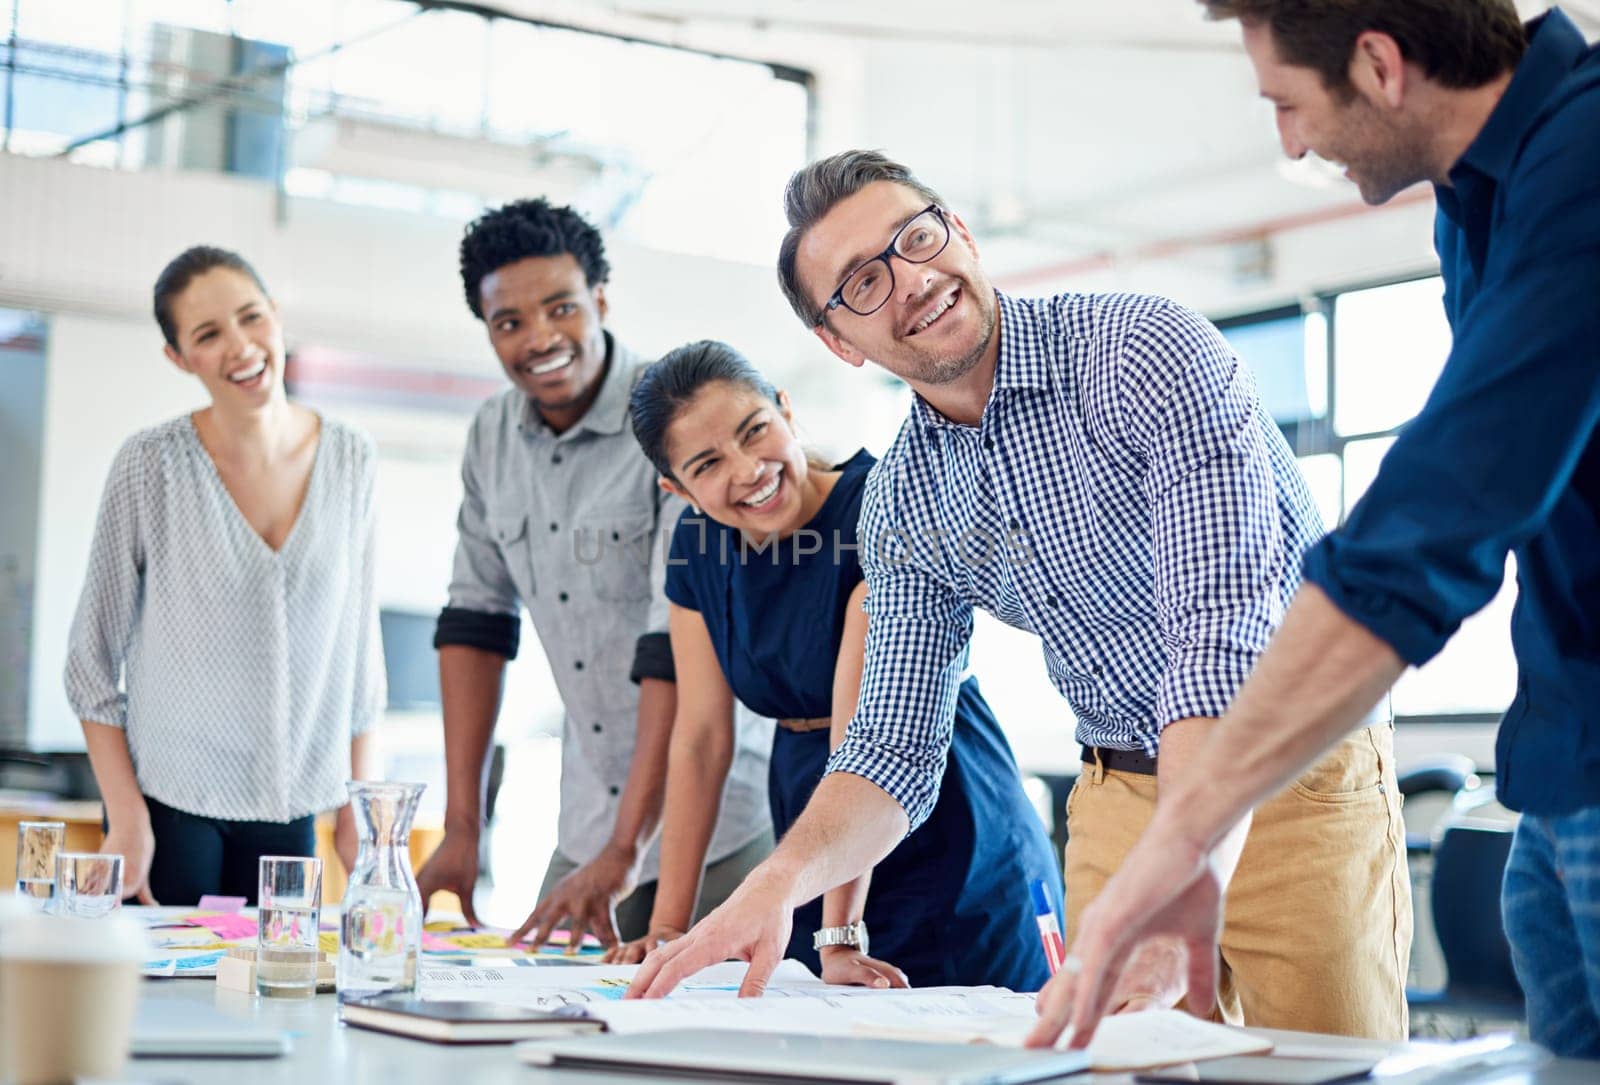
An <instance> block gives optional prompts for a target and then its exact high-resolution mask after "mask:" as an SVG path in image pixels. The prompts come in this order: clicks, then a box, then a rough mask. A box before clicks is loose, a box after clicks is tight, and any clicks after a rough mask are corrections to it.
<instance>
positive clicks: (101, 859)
mask: <svg viewBox="0 0 1600 1085" xmlns="http://www.w3.org/2000/svg"><path fill="white" fill-rule="evenodd" d="M120 907H122V856H120V855H103V854H100V853H98V852H81V851H64V852H61V853H59V854H58V855H57V856H56V911H57V913H58V914H59V915H70V916H78V917H79V918H81V919H99V918H100V917H101V916H107V915H110V914H111V913H112V912H114V911H116V910H117V909H118V908H120Z"/></svg>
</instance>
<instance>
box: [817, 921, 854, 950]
mask: <svg viewBox="0 0 1600 1085" xmlns="http://www.w3.org/2000/svg"><path fill="white" fill-rule="evenodd" d="M823 946H854V947H855V948H856V949H859V950H860V951H861V952H862V953H865V952H867V924H866V922H865V921H864V920H860V919H858V920H856V921H855V922H854V923H846V924H845V925H844V926H842V927H823V928H822V929H821V930H820V931H818V932H817V933H815V934H813V935H812V936H811V948H812V949H821V948H822V947H823Z"/></svg>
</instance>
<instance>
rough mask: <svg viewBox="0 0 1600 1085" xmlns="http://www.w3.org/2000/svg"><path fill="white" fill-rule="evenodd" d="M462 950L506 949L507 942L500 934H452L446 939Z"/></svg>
mask: <svg viewBox="0 0 1600 1085" xmlns="http://www.w3.org/2000/svg"><path fill="white" fill-rule="evenodd" d="M444 940H445V941H446V942H449V943H450V944H451V945H452V946H460V947H461V948H462V949H505V948H506V940H505V939H504V938H502V937H501V936H500V935H498V934H452V935H448V936H446V937H445V939H444Z"/></svg>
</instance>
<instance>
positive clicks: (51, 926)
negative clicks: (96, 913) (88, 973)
mask: <svg viewBox="0 0 1600 1085" xmlns="http://www.w3.org/2000/svg"><path fill="white" fill-rule="evenodd" d="M29 912H30V914H27V915H18V914H16V913H15V912H11V911H7V912H0V957H4V958H6V959H7V960H13V961H68V962H73V963H77V962H84V963H89V962H94V961H137V962H143V961H146V960H149V959H150V939H149V938H148V937H147V936H146V935H145V931H144V925H143V924H141V923H140V922H139V921H138V920H136V919H133V918H131V917H129V916H125V915H122V914H121V913H120V912H118V913H113V914H111V915H108V916H105V917H103V918H101V919H79V918H76V917H66V916H53V915H43V914H41V913H39V912H36V911H33V910H32V909H29Z"/></svg>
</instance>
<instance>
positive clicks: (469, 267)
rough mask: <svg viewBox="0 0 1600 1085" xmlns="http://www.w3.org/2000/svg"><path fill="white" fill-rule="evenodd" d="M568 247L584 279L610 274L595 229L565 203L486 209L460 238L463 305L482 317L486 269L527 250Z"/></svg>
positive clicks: (596, 280)
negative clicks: (563, 205) (465, 303)
mask: <svg viewBox="0 0 1600 1085" xmlns="http://www.w3.org/2000/svg"><path fill="white" fill-rule="evenodd" d="M562 253H570V254H571V255H572V258H573V259H574V260H576V261H578V266H579V267H581V268H582V269H583V279H584V282H586V283H587V284H588V285H590V286H597V285H599V284H600V283H603V282H605V281H606V280H607V279H609V278H610V277H611V265H610V264H608V263H606V247H605V243H604V242H603V241H601V240H600V231H599V230H596V229H595V228H594V226H593V225H591V224H590V222H589V220H588V219H586V218H584V217H583V216H582V215H580V214H578V213H577V212H576V211H574V210H573V209H572V208H570V207H553V206H551V205H550V202H549V201H548V200H544V199H534V200H515V201H513V202H511V203H508V204H506V205H505V206H504V207H497V208H495V209H494V210H492V211H485V212H484V213H483V214H482V215H479V216H478V217H477V218H476V219H474V220H473V221H472V223H471V224H470V225H468V226H467V232H466V234H465V235H463V236H462V238H461V287H462V289H463V290H465V291H466V293H467V308H469V309H471V310H472V315H473V316H475V317H477V318H478V319H479V320H482V319H483V299H482V297H480V296H479V287H480V286H481V285H482V283H483V278H484V276H485V275H492V274H493V273H494V272H496V271H499V270H500V269H501V268H503V267H505V266H506V265H507V264H514V263H516V262H517V261H518V260H526V259H527V258H528V257H530V256H560V255H561V254H562Z"/></svg>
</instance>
